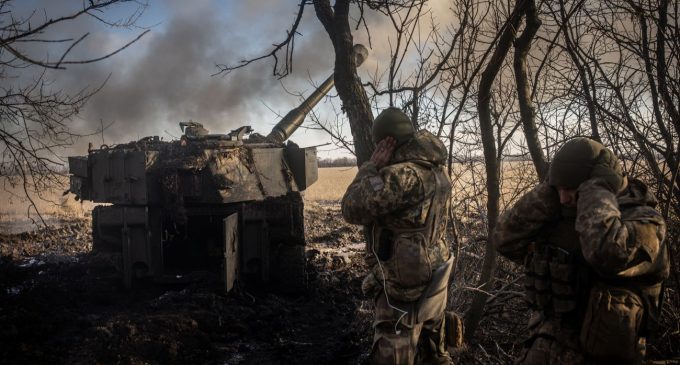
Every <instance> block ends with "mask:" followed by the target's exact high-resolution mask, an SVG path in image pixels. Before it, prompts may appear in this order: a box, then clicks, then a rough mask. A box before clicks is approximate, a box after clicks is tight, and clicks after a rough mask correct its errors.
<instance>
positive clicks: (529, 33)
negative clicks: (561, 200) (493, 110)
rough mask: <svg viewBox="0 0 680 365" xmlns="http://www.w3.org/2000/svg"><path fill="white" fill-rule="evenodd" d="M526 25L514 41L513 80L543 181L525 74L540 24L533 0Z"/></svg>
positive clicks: (545, 165) (544, 173) (542, 160)
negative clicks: (528, 57)
mask: <svg viewBox="0 0 680 365" xmlns="http://www.w3.org/2000/svg"><path fill="white" fill-rule="evenodd" d="M525 14H526V27H525V28H524V31H523V32H522V35H520V36H519V38H517V40H516V41H515V59H514V67H515V81H516V84H517V97H518V101H519V113H520V115H521V117H522V127H523V129H524V136H525V137H526V139H527V146H528V147H529V154H530V155H531V160H532V161H533V162H534V167H535V168H536V174H538V179H539V180H540V181H544V180H545V179H546V177H547V176H548V161H546V159H545V155H544V154H543V149H542V148H541V142H540V141H539V140H538V128H536V111H535V109H534V105H533V102H532V101H531V91H530V90H531V86H530V85H529V77H528V76H527V54H528V53H529V49H530V48H531V42H532V41H533V39H534V36H535V35H536V32H537V31H538V28H540V26H541V20H540V19H538V10H537V9H536V4H535V2H534V0H527V1H526V7H525Z"/></svg>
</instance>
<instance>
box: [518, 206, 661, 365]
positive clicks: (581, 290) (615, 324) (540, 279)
mask: <svg viewBox="0 0 680 365" xmlns="http://www.w3.org/2000/svg"><path fill="white" fill-rule="evenodd" d="M652 213H654V214H652ZM621 220H622V221H623V222H626V223H628V224H629V229H633V230H634V231H635V233H634V234H635V235H636V236H635V238H636V240H637V241H638V242H640V243H642V244H643V245H644V244H645V243H649V242H655V240H656V239H658V237H657V236H656V234H657V232H656V227H657V226H658V224H663V220H662V219H661V217H660V216H659V215H658V212H655V211H653V209H651V208H649V207H644V206H640V207H625V208H623V209H622V211H621ZM630 227H633V228H630ZM657 242H658V241H657ZM584 244H587V243H584ZM654 246H655V247H647V248H646V250H649V251H648V252H649V255H650V257H651V258H652V259H653V260H652V262H650V263H648V264H638V265H636V266H634V267H632V268H630V269H628V270H625V271H623V272H621V273H618V275H617V277H616V278H614V279H611V278H610V279H605V278H602V277H600V276H599V275H597V274H596V273H595V272H594V270H592V269H591V267H590V266H589V265H588V264H586V262H585V259H584V258H583V256H582V254H581V250H580V240H579V237H578V233H577V232H576V230H575V228H574V219H573V218H564V219H562V220H560V221H559V222H556V224H555V225H553V226H551V227H548V228H547V229H546V234H544V235H542V237H541V239H539V240H537V242H536V244H535V246H534V249H533V250H532V252H530V253H529V255H527V259H526V262H525V268H526V276H525V278H526V279H525V289H526V290H525V291H526V300H527V302H528V304H529V306H530V307H531V308H532V309H534V310H537V311H540V312H542V313H543V314H544V316H545V318H561V321H560V323H561V326H564V327H565V328H571V329H573V330H576V331H577V332H576V333H578V334H579V344H580V347H581V350H582V351H583V353H584V355H585V356H587V357H588V358H589V359H591V360H597V361H605V362H611V361H613V360H617V361H618V362H621V363H639V361H641V359H642V358H644V353H645V349H644V346H645V345H644V342H645V339H644V338H645V337H647V336H649V335H650V334H651V333H652V332H653V331H654V329H655V327H656V323H657V319H658V314H659V311H658V307H659V296H660V293H661V284H660V283H661V282H662V280H663V278H664V275H666V273H667V271H666V268H665V266H667V263H668V260H667V255H668V253H667V251H666V245H664V244H663V242H661V244H660V245H659V247H658V249H659V250H661V251H659V252H651V251H653V250H655V249H657V248H656V245H654ZM534 335H536V334H534Z"/></svg>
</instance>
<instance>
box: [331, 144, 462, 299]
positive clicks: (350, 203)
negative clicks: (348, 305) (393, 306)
mask: <svg viewBox="0 0 680 365" xmlns="http://www.w3.org/2000/svg"><path fill="white" fill-rule="evenodd" d="M445 160H446V148H445V147H444V145H443V143H442V142H441V141H440V140H439V139H437V138H436V137H435V136H434V135H432V134H431V133H430V132H427V131H420V132H417V133H416V134H415V136H414V138H413V139H411V140H410V141H409V142H407V143H406V144H404V145H402V146H400V147H399V148H398V149H397V150H395V152H394V155H393V157H392V159H391V161H390V164H389V165H387V166H385V167H383V168H381V169H378V168H376V166H375V164H374V163H372V162H370V161H369V162H366V163H364V164H363V165H362V166H361V168H360V169H359V171H358V172H357V175H356V177H355V178H354V181H353V182H352V183H351V184H350V185H349V187H348V188H347V192H346V193H345V195H344V197H343V198H342V214H343V217H344V218H345V220H346V221H347V222H349V223H353V224H361V225H364V226H367V228H368V229H369V230H370V231H371V232H376V230H377V229H384V230H393V231H395V232H404V231H409V230H415V231H417V230H422V229H423V227H424V225H425V223H426V219H427V216H428V212H429V211H430V210H431V209H430V206H431V204H432V203H433V201H434V200H433V197H434V196H435V190H436V185H437V184H436V182H435V178H436V176H435V173H438V174H439V176H440V179H442V177H443V180H444V185H445V186H444V187H443V189H442V188H440V189H442V191H443V190H446V192H447V196H446V197H443V198H442V199H443V200H444V201H445V202H444V204H443V205H442V206H439V208H438V209H439V210H440V211H439V212H432V214H438V215H439V216H440V217H443V219H439V220H438V224H436V225H437V227H435V228H434V229H433V232H432V242H421V245H422V246H423V249H424V250H425V252H426V257H425V259H424V261H423V262H424V263H426V265H427V266H428V267H429V269H428V270H429V271H433V270H435V269H436V268H437V267H439V266H440V265H441V264H443V263H444V262H445V261H446V260H447V259H448V258H449V256H450V252H449V248H448V244H447V242H446V240H445V237H444V232H445V229H446V212H447V211H448V201H449V198H450V191H451V182H450V180H449V178H448V176H447V175H446V174H445V173H444V172H443V167H442V166H443V164H444V162H445ZM440 185H441V183H440ZM369 236H370V237H371V238H373V236H374V235H369ZM421 239H422V238H421ZM396 240H397V238H395V241H396ZM366 250H367V255H366V261H367V263H368V264H369V265H371V266H373V265H374V267H373V270H372V272H371V274H369V277H368V278H367V279H368V281H371V280H373V282H371V283H368V282H367V281H365V282H364V284H365V287H364V289H365V290H364V291H365V292H367V294H369V293H371V292H372V291H374V290H376V287H377V286H380V285H382V284H383V283H385V282H387V285H388V286H391V287H392V288H393V289H394V290H397V291H399V293H394V294H395V296H397V297H399V298H401V299H404V300H414V299H417V298H418V296H419V295H420V293H421V292H422V291H423V290H424V289H425V287H426V285H425V284H424V280H421V282H420V283H418V280H415V281H413V282H411V281H410V280H406V282H405V281H403V280H402V281H400V280H396V279H395V276H397V275H398V273H397V272H396V271H399V270H398V269H395V268H393V267H392V266H391V265H389V262H391V261H394V260H388V259H387V258H386V257H383V258H382V259H385V260H382V259H381V261H385V262H387V264H385V263H383V264H382V266H381V265H377V260H376V255H377V252H376V249H374V244H373V243H372V239H370V238H369V242H367V247H366ZM388 251H390V249H388ZM397 251H398V250H397ZM397 251H394V252H392V253H391V254H394V255H397V256H398V255H399V252H397ZM378 256H379V255H378ZM413 265H419V264H417V263H413ZM423 265H424V264H423ZM383 272H384V277H383ZM391 281H392V284H394V285H390V282H391ZM366 286H370V287H371V288H369V289H367V288H366ZM388 292H389V289H388Z"/></svg>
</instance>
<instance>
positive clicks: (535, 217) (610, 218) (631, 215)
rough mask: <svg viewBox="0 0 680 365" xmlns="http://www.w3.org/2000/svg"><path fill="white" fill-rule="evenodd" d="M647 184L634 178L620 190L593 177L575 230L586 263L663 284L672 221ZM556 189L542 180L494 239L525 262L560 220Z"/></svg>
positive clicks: (583, 192)
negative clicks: (542, 234)
mask: <svg viewBox="0 0 680 365" xmlns="http://www.w3.org/2000/svg"><path fill="white" fill-rule="evenodd" d="M656 204H657V202H656V199H655V198H654V196H653V195H652V194H651V193H650V192H649V191H648V188H647V186H646V185H644V183H642V182H640V181H638V180H631V181H630V183H629V184H628V187H627V188H626V189H625V190H624V191H623V192H621V193H619V194H618V196H617V195H615V194H614V193H613V192H611V191H610V190H609V189H608V188H607V186H606V184H605V183H604V182H602V181H599V180H597V179H591V180H588V181H586V182H584V183H583V184H581V186H579V188H578V206H577V211H576V223H575V230H576V232H577V233H578V237H579V243H580V248H581V253H582V255H583V258H584V259H585V262H586V263H587V264H588V265H589V266H590V267H591V268H592V269H593V270H594V271H595V272H596V273H597V274H598V276H599V277H600V278H602V279H604V280H609V279H624V280H625V279H635V280H639V281H643V282H645V283H648V284H651V283H659V282H661V281H663V280H664V279H665V278H667V277H668V274H669V270H670V268H669V262H668V261H669V258H668V253H667V252H666V249H665V246H664V244H663V241H664V238H665V235H666V225H665V223H664V221H663V219H662V217H661V215H660V214H659V213H658V212H657V211H656V209H655V208H654V207H655V206H656ZM560 209H561V208H560V204H559V197H558V195H557V192H556V190H555V189H554V188H553V187H551V186H549V185H548V184H547V183H546V182H544V183H541V184H539V185H538V186H536V187H535V188H534V189H532V190H531V191H529V192H528V193H527V194H525V195H524V196H522V197H521V198H520V199H519V201H518V202H517V203H516V204H515V205H514V206H513V207H512V208H511V209H509V210H507V211H506V212H505V213H504V214H503V215H501V217H500V218H499V221H498V224H497V226H496V231H495V234H494V243H495V245H496V248H497V250H498V252H499V253H501V254H502V255H504V256H506V257H508V258H509V259H511V260H513V261H515V262H518V263H521V262H522V261H523V260H524V257H525V256H526V255H527V253H528V251H529V247H530V245H531V244H532V243H535V241H536V238H537V236H538V235H539V234H540V232H541V230H542V229H543V228H544V227H546V226H549V225H550V224H551V223H553V222H555V221H556V220H559V219H560Z"/></svg>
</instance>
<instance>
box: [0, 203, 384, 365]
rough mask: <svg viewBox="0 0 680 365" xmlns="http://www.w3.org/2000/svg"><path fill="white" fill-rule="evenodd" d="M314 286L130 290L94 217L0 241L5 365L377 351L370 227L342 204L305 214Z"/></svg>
mask: <svg viewBox="0 0 680 365" xmlns="http://www.w3.org/2000/svg"><path fill="white" fill-rule="evenodd" d="M305 220H306V227H307V242H308V244H307V272H308V278H307V279H308V289H307V290H306V291H305V292H303V293H300V294H297V295H290V294H288V295H284V294H279V293H276V290H275V288H267V289H264V288H250V287H237V288H235V289H234V290H233V291H232V292H231V293H229V294H224V293H223V292H221V290H220V287H221V285H220V283H219V281H218V280H216V279H215V278H212V277H210V276H205V277H203V278H202V280H195V281H193V282H190V283H188V284H182V285H179V284H175V285H158V284H151V283H136V285H135V286H134V287H133V288H132V289H125V288H124V287H123V285H122V281H121V280H120V277H119V274H118V272H117V271H116V269H115V265H114V264H113V261H112V260H111V258H110V257H103V256H101V255H97V254H94V253H91V252H90V249H91V239H90V223H89V221H88V220H87V219H79V220H71V221H65V222H62V224H61V225H60V226H59V227H58V228H53V229H41V230H38V231H34V232H30V233H21V234H12V235H0V364H95V363H100V364H114V363H115V364H357V363H363V362H365V360H366V357H367V351H368V347H369V346H370V343H369V341H370V322H371V315H370V306H369V304H368V302H367V301H365V300H364V298H363V297H362V296H361V294H360V293H361V290H360V287H361V277H362V276H363V273H364V272H365V268H364V267H363V263H362V260H361V259H360V258H361V251H362V248H361V242H362V238H361V232H360V230H359V229H357V228H353V227H348V226H346V225H345V224H344V223H343V221H342V218H341V217H340V213H339V208H338V206H337V202H328V203H324V202H318V203H317V202H312V203H311V204H308V206H307V208H306V210H305Z"/></svg>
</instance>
